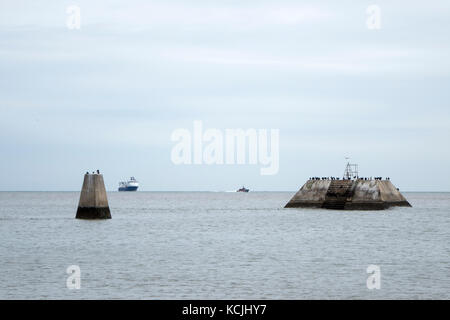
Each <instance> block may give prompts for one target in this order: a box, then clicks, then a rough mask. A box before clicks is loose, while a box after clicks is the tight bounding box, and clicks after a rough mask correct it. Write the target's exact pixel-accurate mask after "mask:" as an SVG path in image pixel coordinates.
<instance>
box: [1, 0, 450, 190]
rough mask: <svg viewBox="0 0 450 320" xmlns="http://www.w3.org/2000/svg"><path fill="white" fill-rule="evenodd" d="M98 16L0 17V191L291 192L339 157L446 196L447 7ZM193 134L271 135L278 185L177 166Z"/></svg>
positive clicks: (32, 10)
mask: <svg viewBox="0 0 450 320" xmlns="http://www.w3.org/2000/svg"><path fill="white" fill-rule="evenodd" d="M93 2H94V1H32V0H30V1H19V0H14V1H6V0H3V1H1V2H0V111H1V114H0V150H1V157H0V190H64V191H65V190H80V188H81V184H82V179H83V174H84V172H85V171H86V170H89V171H92V170H95V169H100V170H101V171H102V172H103V173H104V177H105V182H106V186H107V189H108V190H115V189H116V187H117V184H118V182H119V181H120V180H122V179H124V178H127V177H129V176H135V177H136V178H137V179H138V180H139V181H140V183H141V189H142V190H185V191H188V190H235V189H236V188H238V187H240V186H242V185H245V186H247V187H249V188H250V189H251V190H297V189H298V188H299V187H300V186H301V185H302V184H303V183H304V182H305V180H306V179H307V178H308V177H310V176H331V175H335V176H341V175H342V173H343V170H344V165H345V157H346V156H349V157H351V159H352V162H355V163H358V164H359V166H360V174H361V175H365V176H390V177H391V180H392V181H393V183H394V184H395V185H396V186H397V187H399V188H400V189H401V190H404V191H450V168H449V167H450V166H449V163H450V151H449V140H450V81H449V80H450V41H449V39H450V14H449V12H450V11H449V9H450V1H448V0H430V1H422V2H417V1H415V2H411V1H401V0H398V1H391V0H389V1H387V0H383V1H377V2H372V1H346V0H344V1H343V0H341V1H331V0H330V1H328V0H325V1H278V0H277V1H274V0H273V1H264V0H258V1H256V0H255V1H243V0H240V1H237V0H236V1H234V0H233V1H229V0H221V1H211V0H203V1H202V0H196V1H194V0H190V1H162V0H161V1H95V4H93ZM372 4H376V5H378V6H379V7H380V9H381V29H379V30H369V29H368V28H367V26H366V20H367V17H368V15H367V13H366V9H367V7H368V6H369V5H372ZM70 5H77V6H79V8H80V9H81V28H80V29H79V30H76V29H75V30H70V29H68V28H67V26H66V20H67V17H68V14H67V13H66V9H67V7H68V6H70ZM194 120H201V121H202V122H203V126H204V127H205V128H217V129H220V130H224V129H226V128H242V129H248V128H256V129H268V130H269V129H279V130H280V150H279V151H280V153H279V155H280V168H279V172H278V174H276V175H271V176H261V175H260V167H259V166H257V165H175V164H173V163H172V161H171V150H172V148H173V146H174V144H175V143H174V142H172V141H171V139H170V137H171V133H172V132H173V131H174V130H175V129H177V128H186V129H189V130H192V126H193V121H194Z"/></svg>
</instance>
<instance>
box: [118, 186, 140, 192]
mask: <svg viewBox="0 0 450 320" xmlns="http://www.w3.org/2000/svg"><path fill="white" fill-rule="evenodd" d="M137 189H138V187H119V191H136V190H137Z"/></svg>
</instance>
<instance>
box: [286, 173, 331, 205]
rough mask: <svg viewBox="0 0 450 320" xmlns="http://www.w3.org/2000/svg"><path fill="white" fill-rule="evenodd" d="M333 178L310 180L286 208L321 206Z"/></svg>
mask: <svg viewBox="0 0 450 320" xmlns="http://www.w3.org/2000/svg"><path fill="white" fill-rule="evenodd" d="M330 183H331V180H308V181H307V182H306V183H305V184H304V185H303V187H301V188H300V190H299V191H298V192H297V193H296V194H295V195H294V196H293V197H292V199H291V200H290V201H289V202H288V203H287V204H286V206H285V208H308V207H310V208H311V207H312V208H321V207H322V204H323V202H324V201H325V196H326V194H327V191H328V188H329V187H330Z"/></svg>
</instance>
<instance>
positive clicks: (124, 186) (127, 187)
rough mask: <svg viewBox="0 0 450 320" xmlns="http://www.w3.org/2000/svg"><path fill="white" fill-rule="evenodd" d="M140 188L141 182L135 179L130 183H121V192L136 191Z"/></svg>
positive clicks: (132, 178)
mask: <svg viewBox="0 0 450 320" xmlns="http://www.w3.org/2000/svg"><path fill="white" fill-rule="evenodd" d="M138 188H139V182H137V180H136V179H135V178H134V177H131V178H130V180H128V181H121V182H119V191H136V190H137V189H138Z"/></svg>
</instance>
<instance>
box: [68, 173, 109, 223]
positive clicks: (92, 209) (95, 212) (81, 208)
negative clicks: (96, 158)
mask: <svg viewBox="0 0 450 320" xmlns="http://www.w3.org/2000/svg"><path fill="white" fill-rule="evenodd" d="M76 218H77V219H111V212H110V210H109V205H108V198H107V197H106V190H105V183H104V181H103V175H101V174H85V175H84V181H83V187H82V189H81V194H80V201H79V203H78V210H77V215H76Z"/></svg>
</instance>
